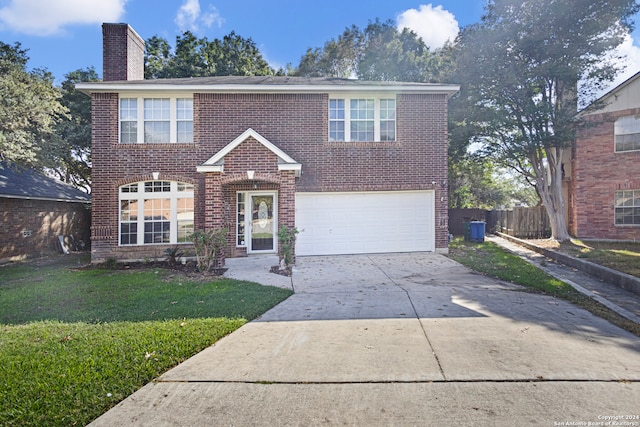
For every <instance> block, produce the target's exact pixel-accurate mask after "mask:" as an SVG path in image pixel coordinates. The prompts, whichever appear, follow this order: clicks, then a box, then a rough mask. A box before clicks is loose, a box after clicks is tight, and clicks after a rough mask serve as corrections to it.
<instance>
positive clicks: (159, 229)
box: [119, 181, 194, 245]
mask: <svg viewBox="0 0 640 427" xmlns="http://www.w3.org/2000/svg"><path fill="white" fill-rule="evenodd" d="M119 199H120V244H121V245H148V244H160V243H165V244H167V243H168V244H175V243H188V242H189V235H191V234H192V233H193V231H194V209H193V185H192V184H188V183H184V182H175V181H145V182H136V183H133V184H128V185H123V186H122V187H120V194H119Z"/></svg>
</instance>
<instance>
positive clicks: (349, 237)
mask: <svg viewBox="0 0 640 427" xmlns="http://www.w3.org/2000/svg"><path fill="white" fill-rule="evenodd" d="M296 227H297V228H298V229H299V230H301V231H302V232H301V233H300V234H299V235H298V241H297V244H296V253H297V254H298V255H330V254H352V253H380V252H415V251H433V250H435V238H434V233H435V228H434V195H433V191H407V192H359V193H297V194H296Z"/></svg>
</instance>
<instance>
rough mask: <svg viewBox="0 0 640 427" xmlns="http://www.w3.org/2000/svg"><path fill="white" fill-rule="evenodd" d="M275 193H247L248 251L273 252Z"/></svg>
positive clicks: (275, 214) (275, 235)
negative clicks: (249, 213) (248, 215)
mask: <svg viewBox="0 0 640 427" xmlns="http://www.w3.org/2000/svg"><path fill="white" fill-rule="evenodd" d="M277 201H278V198H277V197H276V193H249V194H248V202H249V206H248V207H249V212H251V216H250V218H248V219H249V221H248V222H249V224H248V225H249V239H248V244H247V250H248V252H249V253H269V252H271V253H272V252H275V251H276V248H277V247H278V245H277V224H278V218H277V213H278V209H277V203H278V202H277Z"/></svg>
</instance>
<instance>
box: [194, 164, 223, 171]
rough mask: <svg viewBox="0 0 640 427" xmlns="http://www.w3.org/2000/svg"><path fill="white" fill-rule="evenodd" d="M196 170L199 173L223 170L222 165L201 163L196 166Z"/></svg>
mask: <svg viewBox="0 0 640 427" xmlns="http://www.w3.org/2000/svg"><path fill="white" fill-rule="evenodd" d="M196 171H197V172H200V173H207V172H224V165H207V164H204V165H201V166H198V167H196Z"/></svg>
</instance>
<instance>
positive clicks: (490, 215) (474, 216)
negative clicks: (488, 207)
mask: <svg viewBox="0 0 640 427" xmlns="http://www.w3.org/2000/svg"><path fill="white" fill-rule="evenodd" d="M471 221H485V222H486V223H487V225H486V232H487V233H493V232H496V231H498V232H500V233H505V234H509V235H510V236H514V237H518V238H522V239H546V238H549V237H551V224H550V222H549V217H548V215H547V211H546V210H545V209H544V206H536V207H533V208H513V210H494V211H485V210H483V209H449V233H451V234H453V235H454V236H463V235H464V223H465V222H471Z"/></svg>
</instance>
